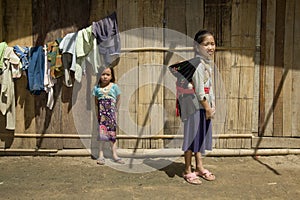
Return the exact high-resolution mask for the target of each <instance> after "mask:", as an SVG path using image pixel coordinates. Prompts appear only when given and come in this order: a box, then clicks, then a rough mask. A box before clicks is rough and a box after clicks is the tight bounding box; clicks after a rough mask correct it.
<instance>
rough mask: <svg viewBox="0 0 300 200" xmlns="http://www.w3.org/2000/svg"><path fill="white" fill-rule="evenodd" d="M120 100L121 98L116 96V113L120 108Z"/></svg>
mask: <svg viewBox="0 0 300 200" xmlns="http://www.w3.org/2000/svg"><path fill="white" fill-rule="evenodd" d="M120 98H121V95H118V96H117V99H116V112H118V111H119V107H120Z"/></svg>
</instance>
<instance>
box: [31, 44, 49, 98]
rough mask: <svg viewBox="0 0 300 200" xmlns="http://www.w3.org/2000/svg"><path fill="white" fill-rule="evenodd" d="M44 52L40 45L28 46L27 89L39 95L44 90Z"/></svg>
mask: <svg viewBox="0 0 300 200" xmlns="http://www.w3.org/2000/svg"><path fill="white" fill-rule="evenodd" d="M44 70H45V54H44V51H43V47H42V46H38V47H32V48H30V57H29V66H28V69H27V77H28V78H27V79H28V90H29V91H30V92H31V93H32V94H36V95H39V94H40V93H41V91H44Z"/></svg>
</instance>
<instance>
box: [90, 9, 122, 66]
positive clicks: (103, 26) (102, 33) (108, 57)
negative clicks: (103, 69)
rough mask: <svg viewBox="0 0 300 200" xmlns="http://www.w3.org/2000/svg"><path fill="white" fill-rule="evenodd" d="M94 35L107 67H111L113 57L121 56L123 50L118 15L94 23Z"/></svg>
mask: <svg viewBox="0 0 300 200" xmlns="http://www.w3.org/2000/svg"><path fill="white" fill-rule="evenodd" d="M92 27H93V35H94V36H95V37H96V39H97V43H98V44H99V51H100V53H101V54H102V55H103V56H104V62H105V65H106V66H108V65H110V64H111V63H112V62H113V60H112V56H114V55H117V56H118V55H119V54H120V50H121V43H120V34H119V29H118V22H117V14H116V12H113V13H112V14H111V15H109V16H107V17H105V18H104V19H101V20H99V21H97V22H93V23H92Z"/></svg>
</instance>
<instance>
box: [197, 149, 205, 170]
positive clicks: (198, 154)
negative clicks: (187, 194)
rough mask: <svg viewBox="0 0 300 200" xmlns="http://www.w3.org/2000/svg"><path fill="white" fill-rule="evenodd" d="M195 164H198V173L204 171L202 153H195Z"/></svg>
mask: <svg viewBox="0 0 300 200" xmlns="http://www.w3.org/2000/svg"><path fill="white" fill-rule="evenodd" d="M195 162H196V171H199V172H201V171H203V170H204V167H203V164H202V157H201V153H200V152H196V153H195Z"/></svg>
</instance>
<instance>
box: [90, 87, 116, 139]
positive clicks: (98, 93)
mask: <svg viewBox="0 0 300 200" xmlns="http://www.w3.org/2000/svg"><path fill="white" fill-rule="evenodd" d="M120 94H121V91H120V88H119V87H118V85H117V84H115V83H110V84H109V85H108V86H106V87H104V88H101V87H100V86H99V85H97V86H95V87H94V89H93V95H94V96H95V97H96V98H97V100H98V101H97V103H98V104H97V107H98V123H99V127H98V130H99V134H98V137H97V140H100V141H112V142H115V141H116V127H117V122H116V103H117V97H118V96H119V95H120Z"/></svg>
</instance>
